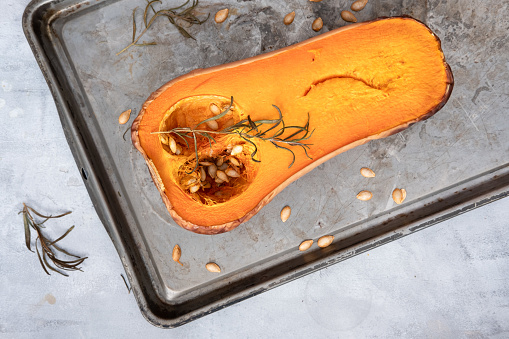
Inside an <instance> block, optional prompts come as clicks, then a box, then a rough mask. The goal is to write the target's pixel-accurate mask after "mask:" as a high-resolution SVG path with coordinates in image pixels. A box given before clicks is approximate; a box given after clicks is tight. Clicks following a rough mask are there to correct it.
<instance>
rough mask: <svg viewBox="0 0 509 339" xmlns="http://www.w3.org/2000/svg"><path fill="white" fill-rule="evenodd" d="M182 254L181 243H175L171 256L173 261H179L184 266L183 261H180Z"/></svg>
mask: <svg viewBox="0 0 509 339" xmlns="http://www.w3.org/2000/svg"><path fill="white" fill-rule="evenodd" d="M181 255H182V250H181V249H180V246H179V245H175V247H173V252H172V254H171V257H172V258H173V261H175V262H177V263H179V264H180V265H182V266H184V265H183V264H182V263H181V262H180V256H181Z"/></svg>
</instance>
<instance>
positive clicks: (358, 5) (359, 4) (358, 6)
mask: <svg viewBox="0 0 509 339" xmlns="http://www.w3.org/2000/svg"><path fill="white" fill-rule="evenodd" d="M367 3H368V0H357V1H355V2H354V3H353V4H352V6H350V9H351V10H352V11H355V12H358V11H360V10H362V9H363V8H364V7H366V4H367Z"/></svg>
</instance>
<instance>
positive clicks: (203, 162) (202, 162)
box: [199, 161, 212, 166]
mask: <svg viewBox="0 0 509 339" xmlns="http://www.w3.org/2000/svg"><path fill="white" fill-rule="evenodd" d="M199 164H200V165H202V166H210V165H212V163H211V162H209V161H200V162H199Z"/></svg>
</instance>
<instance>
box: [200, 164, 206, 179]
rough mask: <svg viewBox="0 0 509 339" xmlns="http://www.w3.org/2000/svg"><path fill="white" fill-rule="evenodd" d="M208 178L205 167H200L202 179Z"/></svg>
mask: <svg viewBox="0 0 509 339" xmlns="http://www.w3.org/2000/svg"><path fill="white" fill-rule="evenodd" d="M205 179H207V173H205V168H203V167H200V180H201V181H205Z"/></svg>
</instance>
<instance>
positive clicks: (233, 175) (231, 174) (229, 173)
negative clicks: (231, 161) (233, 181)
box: [223, 164, 240, 178]
mask: <svg viewBox="0 0 509 339" xmlns="http://www.w3.org/2000/svg"><path fill="white" fill-rule="evenodd" d="M223 165H224V164H223ZM225 173H226V175H227V176H229V177H231V178H238V177H240V174H239V172H237V171H236V170H234V169H233V168H228V169H227V170H226V171H225Z"/></svg>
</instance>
